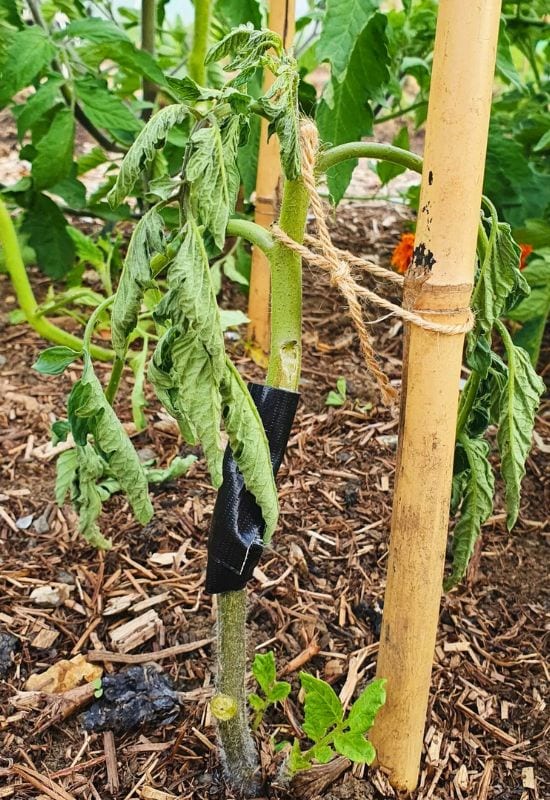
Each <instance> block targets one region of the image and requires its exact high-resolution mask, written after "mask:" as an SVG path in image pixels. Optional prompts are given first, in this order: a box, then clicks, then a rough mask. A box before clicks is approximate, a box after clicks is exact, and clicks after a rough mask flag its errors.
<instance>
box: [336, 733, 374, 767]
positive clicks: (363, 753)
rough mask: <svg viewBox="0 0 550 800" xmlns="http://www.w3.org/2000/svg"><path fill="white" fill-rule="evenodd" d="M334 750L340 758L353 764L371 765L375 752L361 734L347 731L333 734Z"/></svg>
mask: <svg viewBox="0 0 550 800" xmlns="http://www.w3.org/2000/svg"><path fill="white" fill-rule="evenodd" d="M334 748H335V750H336V752H337V753H339V754H340V755H341V756H345V757H346V758H349V759H350V761H353V762H354V763H355V764H372V762H373V761H374V759H375V758H376V751H375V749H374V747H373V746H372V744H371V743H370V742H369V741H367V740H366V739H365V737H364V736H363V734H362V733H354V732H353V731H348V732H346V733H335V734H334Z"/></svg>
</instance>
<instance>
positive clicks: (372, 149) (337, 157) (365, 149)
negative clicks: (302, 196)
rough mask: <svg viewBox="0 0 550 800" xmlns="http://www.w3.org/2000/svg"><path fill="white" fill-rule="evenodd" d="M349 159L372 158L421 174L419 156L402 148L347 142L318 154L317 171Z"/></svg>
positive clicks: (324, 170) (372, 143)
mask: <svg viewBox="0 0 550 800" xmlns="http://www.w3.org/2000/svg"><path fill="white" fill-rule="evenodd" d="M350 158H374V159H376V160H378V161H389V162H390V163H391V164H397V165H399V166H400V167H405V168H406V169H410V170H412V171H413V172H418V173H420V174H421V173H422V159H421V157H420V156H417V155H415V154H414V153H411V152H410V151H409V150H404V149H403V148H402V147H395V145H393V144H381V143H380V142H347V143H346V144H339V145H337V146H336V147H329V148H328V150H325V151H324V152H321V153H320V154H319V157H318V159H317V169H318V171H319V172H321V173H323V172H326V171H327V170H328V169H330V168H331V167H334V166H336V165H337V164H341V163H342V162H343V161H347V160H348V159H350Z"/></svg>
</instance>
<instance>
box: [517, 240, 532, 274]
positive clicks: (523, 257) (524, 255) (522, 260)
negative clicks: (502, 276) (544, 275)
mask: <svg viewBox="0 0 550 800" xmlns="http://www.w3.org/2000/svg"><path fill="white" fill-rule="evenodd" d="M519 248H520V250H521V254H520V257H519V268H520V269H525V267H526V266H527V259H528V258H529V256H530V255H531V253H532V252H533V246H532V245H530V244H521V243H520V245H519Z"/></svg>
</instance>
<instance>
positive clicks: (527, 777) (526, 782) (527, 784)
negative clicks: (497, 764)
mask: <svg viewBox="0 0 550 800" xmlns="http://www.w3.org/2000/svg"><path fill="white" fill-rule="evenodd" d="M521 782H522V785H523V788H524V789H536V788H537V784H536V781H535V770H534V769H533V767H524V768H523V769H522V770H521Z"/></svg>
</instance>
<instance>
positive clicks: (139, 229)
mask: <svg viewBox="0 0 550 800" xmlns="http://www.w3.org/2000/svg"><path fill="white" fill-rule="evenodd" d="M162 231H163V221H162V217H161V216H160V214H159V213H158V212H157V211H156V210H155V209H154V208H152V209H151V210H150V211H148V212H147V213H146V214H144V215H143V217H142V218H141V219H140V221H139V222H138V224H137V225H136V227H135V228H134V232H133V234H132V238H131V239H130V244H129V245H128V252H127V254H126V258H125V260H124V268H123V270H122V275H121V276H120V281H119V284H118V288H117V292H116V296H115V300H114V303H113V310H112V316H111V335H112V341H113V347H114V349H115V352H116V353H117V354H118V355H119V356H120V357H121V358H123V357H124V355H125V353H126V348H127V346H128V337H129V335H130V334H131V333H132V331H133V330H134V328H135V327H136V323H137V319H138V314H139V311H140V308H141V303H142V301H143V295H144V293H145V291H146V290H147V289H148V288H150V287H152V286H153V285H154V282H153V275H152V272H151V266H150V262H151V258H152V257H153V255H154V254H155V253H160V252H162V250H163V248H164V242H163V237H162Z"/></svg>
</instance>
